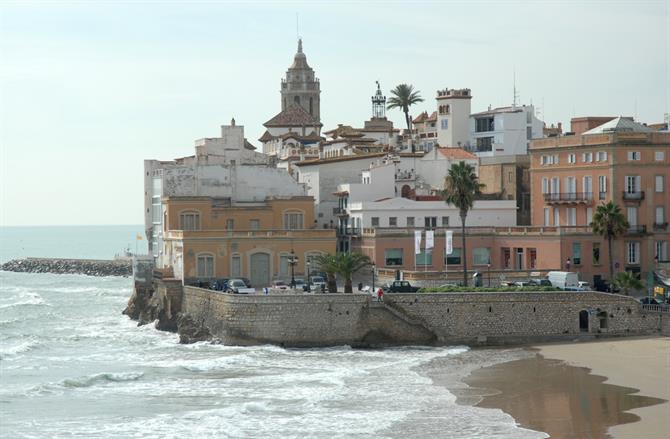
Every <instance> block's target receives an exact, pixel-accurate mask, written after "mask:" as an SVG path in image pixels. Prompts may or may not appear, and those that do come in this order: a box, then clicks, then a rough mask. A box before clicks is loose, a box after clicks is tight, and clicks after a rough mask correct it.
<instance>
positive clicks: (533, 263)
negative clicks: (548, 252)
mask: <svg viewBox="0 0 670 439" xmlns="http://www.w3.org/2000/svg"><path fill="white" fill-rule="evenodd" d="M528 255H529V258H530V263H529V267H528V268H537V249H536V248H529V249H528Z"/></svg>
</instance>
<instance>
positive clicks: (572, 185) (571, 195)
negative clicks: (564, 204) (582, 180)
mask: <svg viewBox="0 0 670 439" xmlns="http://www.w3.org/2000/svg"><path fill="white" fill-rule="evenodd" d="M565 192H567V194H566V198H567V199H568V200H574V199H575V198H576V197H577V182H576V180H575V177H566V179H565Z"/></svg>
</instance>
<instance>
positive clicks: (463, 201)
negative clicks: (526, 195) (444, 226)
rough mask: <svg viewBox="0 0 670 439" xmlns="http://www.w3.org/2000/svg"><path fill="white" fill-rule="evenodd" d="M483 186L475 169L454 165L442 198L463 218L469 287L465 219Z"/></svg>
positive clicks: (465, 263)
mask: <svg viewBox="0 0 670 439" xmlns="http://www.w3.org/2000/svg"><path fill="white" fill-rule="evenodd" d="M483 187H484V185H483V184H481V183H479V179H478V177H477V175H476V174H475V168H473V167H472V165H469V164H467V163H465V162H463V161H461V162H459V163H456V164H454V165H453V166H452V167H451V169H449V173H448V174H447V177H446V178H445V181H444V190H443V191H442V196H443V197H444V201H446V202H447V204H453V205H454V206H456V207H457V208H458V210H459V214H460V217H461V240H462V241H461V245H462V252H463V285H465V286H467V285H468V255H467V251H466V247H465V219H466V217H467V216H468V210H470V209H472V205H473V204H474V201H475V198H476V197H477V195H479V194H480V193H481V189H482V188H483Z"/></svg>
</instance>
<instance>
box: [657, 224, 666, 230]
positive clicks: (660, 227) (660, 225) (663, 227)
mask: <svg viewBox="0 0 670 439" xmlns="http://www.w3.org/2000/svg"><path fill="white" fill-rule="evenodd" d="M667 229H668V223H654V230H667Z"/></svg>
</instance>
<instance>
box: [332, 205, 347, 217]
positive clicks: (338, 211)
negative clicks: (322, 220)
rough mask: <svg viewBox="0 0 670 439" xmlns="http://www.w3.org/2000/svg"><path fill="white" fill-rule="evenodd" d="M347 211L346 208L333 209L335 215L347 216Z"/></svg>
mask: <svg viewBox="0 0 670 439" xmlns="http://www.w3.org/2000/svg"><path fill="white" fill-rule="evenodd" d="M346 214H347V209H345V208H344V207H333V215H346Z"/></svg>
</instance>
